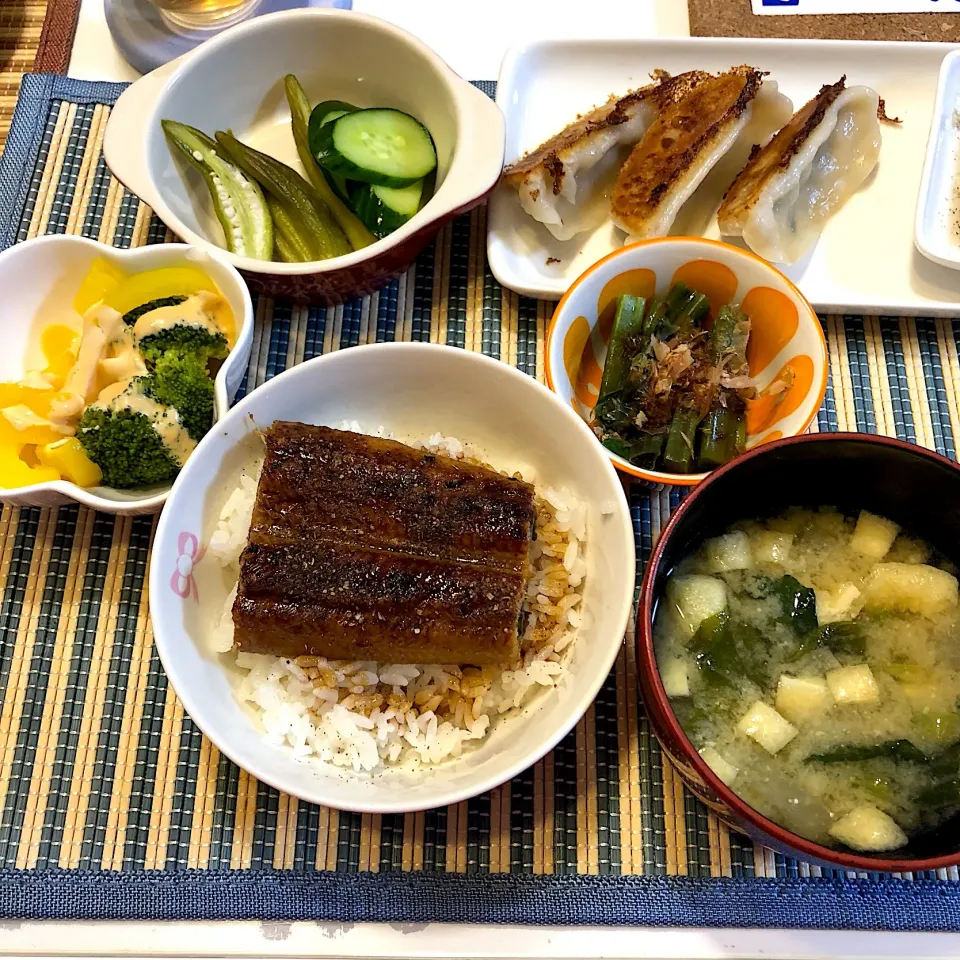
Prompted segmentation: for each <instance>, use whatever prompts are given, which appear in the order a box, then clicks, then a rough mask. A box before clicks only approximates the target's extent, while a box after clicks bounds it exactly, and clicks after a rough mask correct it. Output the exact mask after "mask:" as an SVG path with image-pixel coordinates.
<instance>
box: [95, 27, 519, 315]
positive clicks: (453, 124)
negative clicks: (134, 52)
mask: <svg viewBox="0 0 960 960" xmlns="http://www.w3.org/2000/svg"><path fill="white" fill-rule="evenodd" d="M288 73H292V74H295V75H296V77H297V78H298V79H299V80H300V82H301V83H302V84H303V87H304V90H305V91H306V94H307V98H308V99H309V100H310V102H311V104H313V105H316V104H317V103H319V102H321V101H324V100H329V99H334V98H336V99H342V100H346V101H348V102H350V103H356V104H358V105H360V106H363V107H374V106H383V107H393V108H395V109H398V110H403V111H404V112H406V113H410V114H412V115H413V116H415V117H416V118H417V119H418V120H419V121H420V122H421V123H423V124H424V125H425V126H426V128H427V129H428V130H429V131H430V134H431V136H432V138H433V141H434V144H435V146H436V150H437V163H438V165H437V185H436V190H435V192H434V194H433V196H432V197H431V198H430V200H429V201H428V202H427V203H426V204H424V206H423V209H421V210H420V211H419V212H418V213H417V214H416V215H415V216H413V217H412V218H411V219H410V220H409V221H408V222H407V223H405V224H403V226H401V227H400V228H399V229H397V230H395V231H394V232H393V233H391V234H390V235H389V236H387V237H385V238H384V239H382V240H378V241H377V242H376V243H373V244H371V245H370V246H368V247H364V248H363V249H361V250H355V251H353V252H352V253H348V254H346V255H345V256H342V257H334V258H331V259H329V260H319V261H314V262H312V263H276V262H271V261H266V260H254V259H251V258H249V257H241V256H237V255H235V254H232V253H224V256H225V257H226V259H227V261H228V262H229V263H232V264H233V265H234V266H236V267H238V268H239V269H240V270H242V271H243V273H244V275H245V276H246V277H247V280H248V282H249V283H250V285H251V287H253V289H255V290H259V291H262V292H265V293H269V294H271V295H281V296H292V297H295V298H297V299H299V300H311V301H313V302H316V300H317V299H323V300H326V301H328V302H341V301H342V300H344V299H346V298H349V297H353V296H357V295H358V294H360V293H369V292H371V291H373V290H375V289H377V288H378V287H380V286H382V285H383V284H384V283H385V282H386V281H387V280H389V279H390V278H391V277H394V276H396V275H397V274H399V273H400V272H401V271H402V270H403V269H405V268H406V267H407V266H408V265H409V264H410V262H411V261H412V260H413V258H414V257H415V256H416V255H417V253H419V252H420V250H422V249H423V247H424V246H426V244H427V243H428V242H429V240H430V238H431V237H432V236H433V235H434V234H435V233H436V232H437V230H439V228H440V227H441V226H442V224H443V223H445V222H446V221H448V220H450V219H451V218H452V217H453V216H455V215H456V214H458V213H460V212H462V211H464V210H468V209H470V207H472V206H475V205H476V204H477V203H479V202H480V201H481V200H482V199H483V197H484V196H485V195H486V194H487V193H488V192H489V191H490V190H491V189H492V188H493V186H494V184H496V182H497V178H498V177H499V176H500V170H501V167H502V165H503V136H504V134H503V116H502V115H501V113H500V110H499V109H498V107H497V106H496V104H494V103H493V101H491V100H490V98H489V97H487V96H486V94H484V93H481V92H480V91H479V90H478V89H477V88H476V87H474V86H472V85H471V84H469V83H468V82H467V81H466V80H464V79H463V78H461V77H459V76H458V75H457V74H455V73H454V72H453V71H452V70H451V69H450V67H448V66H447V64H446V63H444V61H443V60H442V59H441V58H440V57H439V56H437V54H436V53H434V52H433V51H432V50H431V49H430V48H429V47H427V46H426V45H425V44H423V43H421V42H420V41H419V40H418V39H417V38H416V37H414V36H412V35H411V34H409V33H407V32H406V31H404V30H401V29H400V28H399V27H396V26H394V25H393V24H391V23H387V22H386V21H384V20H379V19H377V18H376V17H370V16H367V15H365V14H359V13H352V12H351V11H348V10H332V9H303V10H291V11H286V12H283V13H276V14H269V15H267V16H263V17H256V18H254V19H253V20H250V21H249V22H247V23H245V24H242V25H240V26H237V27H233V28H231V29H229V30H226V31H224V32H223V33H222V34H220V35H219V36H217V37H216V38H215V39H213V40H210V41H208V42H207V43H204V44H202V45H201V46H199V47H198V48H197V49H196V50H194V51H192V52H191V53H188V54H186V55H184V56H183V57H180V58H178V59H177V60H174V61H171V62H170V63H169V64H167V65H166V66H164V67H161V68H160V69H159V70H155V71H154V72H153V73H150V74H147V76H145V77H143V78H142V79H141V80H138V81H137V82H136V83H135V84H133V86H131V87H130V88H129V89H128V90H126V91H125V92H124V94H123V95H122V96H121V97H120V99H119V100H118V101H117V104H116V106H115V107H114V109H113V112H112V114H111V115H110V120H109V122H108V124H107V131H106V134H105V137H104V145H103V149H104V156H105V157H106V160H107V164H108V166H109V167H110V170H111V171H112V172H113V174H114V175H115V176H116V177H117V178H118V179H120V180H121V181H123V183H124V184H126V186H127V187H129V188H130V190H132V191H133V192H134V193H136V194H137V195H138V196H139V197H142V198H143V199H144V200H145V201H146V202H147V203H148V204H150V206H151V207H153V209H154V210H156V212H157V215H158V216H159V217H160V218H161V219H162V220H163V222H164V223H166V224H167V226H168V227H170V229H171V230H172V231H173V232H174V233H175V234H176V235H177V236H178V237H180V238H182V239H183V240H185V241H186V242H188V243H191V244H193V245H195V246H197V247H199V248H200V249H203V250H211V251H216V250H218V249H219V248H220V244H221V243H222V236H223V234H222V229H221V227H220V225H219V223H218V222H217V220H216V218H215V217H214V214H213V207H212V204H211V202H210V197H209V194H208V192H207V191H206V189H205V188H204V186H203V183H202V180H201V178H200V175H199V174H198V173H197V172H196V171H195V170H191V169H189V168H188V165H187V164H186V162H185V161H183V159H182V158H181V157H176V158H174V156H173V155H172V154H171V152H170V148H169V145H168V143H167V141H166V138H165V137H164V134H163V130H162V129H161V127H160V121H161V120H164V119H169V120H176V121H179V122H181V123H186V124H189V125H190V126H193V127H197V128H198V129H199V130H202V131H203V132H204V133H206V134H208V135H210V136H212V135H213V134H214V133H215V132H216V131H217V130H232V131H233V133H234V134H235V136H237V137H238V138H239V139H240V140H242V141H243V142H245V143H247V144H249V145H250V146H252V147H254V148H255V149H257V150H260V151H262V152H264V153H267V154H269V155H270V156H272V157H274V158H275V159H277V160H279V161H281V162H283V163H285V164H287V165H288V166H290V167H292V168H293V169H295V170H297V171H298V172H299V173H301V174H302V173H303V167H302V165H301V163H300V160H299V158H298V157H297V152H296V147H295V145H294V141H293V133H292V131H291V127H290V110H289V107H288V105H287V101H286V98H285V95H284V89H283V78H284V75H285V74H288Z"/></svg>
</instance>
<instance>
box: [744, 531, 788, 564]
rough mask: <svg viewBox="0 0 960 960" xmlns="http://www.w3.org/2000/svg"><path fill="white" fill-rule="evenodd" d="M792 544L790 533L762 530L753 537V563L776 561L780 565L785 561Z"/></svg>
mask: <svg viewBox="0 0 960 960" xmlns="http://www.w3.org/2000/svg"><path fill="white" fill-rule="evenodd" d="M792 546H793V534H792V533H777V532H776V531H775V530H764V531H762V532H761V533H758V534H757V535H756V536H755V537H754V538H753V561H754V563H776V564H780V565H781V566H782V565H783V564H785V563H786V562H787V559H788V558H789V556H790V548H791V547H792Z"/></svg>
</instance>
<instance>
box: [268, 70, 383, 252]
mask: <svg viewBox="0 0 960 960" xmlns="http://www.w3.org/2000/svg"><path fill="white" fill-rule="evenodd" d="M283 89H284V92H285V93H286V95H287V104H288V105H289V107H290V120H291V125H292V127H293V140H294V142H295V143H296V145H297V155H298V156H299V157H300V162H301V163H302V164H303V169H304V170H305V171H306V173H307V179H308V180H309V181H310V183H311V184H312V185H313V188H314V189H315V190H316V191H317V193H318V194H319V195H320V199H321V200H323V202H324V203H325V204H326V205H327V206H328V207H329V208H330V212H331V213H332V214H333V216H334V219H335V220H336V221H337V223H338V224H339V226H340V229H341V230H343V232H344V234H345V235H346V237H347V240H348V241H349V242H350V246H352V247H353V249H354V250H359V249H361V248H362V247H366V246H369V245H370V244H371V243H373V242H374V240H375V239H376V237H374V235H373V234H372V233H371V232H370V231H369V230H368V229H367V228H366V227H365V226H364V225H363V224H362V223H361V222H360V220H359V218H358V217H357V216H356V215H355V214H354V213H353V211H351V210H350V209H349V208H348V207H347V206H346V204H345V203H344V202H343V201H342V200H341V199H340V197H338V196H337V195H336V194H335V193H334V192H333V190H332V189H331V188H330V184H328V183H327V181H326V178H325V177H324V175H323V171H322V170H321V169H320V165H319V164H318V163H317V161H316V158H315V157H314V156H313V154H312V153H311V152H310V138H309V127H310V103H309V101H308V100H307V95H306V93H304V90H303V87H302V86H301V85H300V81H299V80H298V79H297V78H296V77H295V76H294V75H293V74H292V73H288V74H287V75H286V76H285V77H284V78H283ZM346 106H349V104H347V105H346ZM287 249H288V247H287V245H286V244H284V243H281V244H278V252H280V253H281V258H282V257H283V250H287Z"/></svg>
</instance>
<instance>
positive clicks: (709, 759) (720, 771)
mask: <svg viewBox="0 0 960 960" xmlns="http://www.w3.org/2000/svg"><path fill="white" fill-rule="evenodd" d="M699 753H700V756H701V757H703V762H704V763H706V765H707V766H708V767H709V768H710V769H711V770H712V771H713V772H714V773H715V774H716V775H717V776H718V777H719V778H720V780H721V782H723V783H725V784H726V785H727V786H728V787H729V786H730V784H731V783H733V781H734V780H736V779H737V774H738V773H739V772H740V768H739V767H735V766H734V765H733V764H732V763H730V761H729V760H726V759H724V758H723V757H722V756H721V755H720V754H719V753H717V751H716V749H715V748H714V747H704V748H703V749H702V750H700V751H699Z"/></svg>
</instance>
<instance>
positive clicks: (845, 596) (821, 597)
mask: <svg viewBox="0 0 960 960" xmlns="http://www.w3.org/2000/svg"><path fill="white" fill-rule="evenodd" d="M814 593H815V594H816V597H817V623H819V624H820V626H821V627H822V626H823V625H824V624H825V623H836V622H837V621H838V620H853V618H854V617H856V615H857V614H858V613H859V612H860V606H861V604H860V596H861V594H860V590H859V589H858V588H857V587H856V586H854V585H853V584H852V583H841V584H839V585H838V586H837V587H835V588H834V589H833V590H814Z"/></svg>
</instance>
